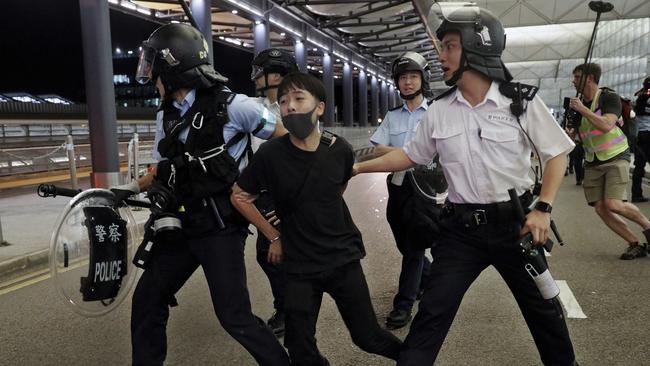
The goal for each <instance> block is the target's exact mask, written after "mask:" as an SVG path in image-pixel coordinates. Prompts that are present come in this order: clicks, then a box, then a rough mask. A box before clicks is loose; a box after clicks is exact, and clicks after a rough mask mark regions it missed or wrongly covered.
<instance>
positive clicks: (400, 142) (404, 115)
mask: <svg viewBox="0 0 650 366" xmlns="http://www.w3.org/2000/svg"><path fill="white" fill-rule="evenodd" d="M428 107H429V105H428V102H427V100H426V98H424V99H423V100H422V103H421V104H420V105H419V106H418V107H417V108H415V109H414V110H413V112H411V111H409V109H408V107H407V106H406V103H404V104H403V105H402V108H399V109H395V110H392V111H389V112H388V113H386V117H384V121H383V122H382V123H381V124H380V125H379V127H377V130H376V131H375V133H374V134H373V135H372V136H371V137H370V142H372V143H373V144H374V145H378V144H381V145H386V146H394V147H402V146H404V145H405V144H406V142H408V141H409V140H410V139H411V138H412V137H413V136H414V135H415V130H416V129H417V127H418V124H419V123H420V119H422V117H424V115H425V114H426V112H427V108H428Z"/></svg>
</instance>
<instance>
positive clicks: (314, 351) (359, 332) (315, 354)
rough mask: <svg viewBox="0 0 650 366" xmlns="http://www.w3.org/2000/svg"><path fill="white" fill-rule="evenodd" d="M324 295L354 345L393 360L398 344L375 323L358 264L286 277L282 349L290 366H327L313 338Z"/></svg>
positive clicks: (368, 295)
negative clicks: (328, 299) (285, 350)
mask: <svg viewBox="0 0 650 366" xmlns="http://www.w3.org/2000/svg"><path fill="white" fill-rule="evenodd" d="M324 292H327V293H328V294H330V296H331V297H332V298H333V299H334V301H335V302H336V306H337V307H338V309H339V312H340V313H341V317H342V318H343V321H344V322H345V325H346V326H347V328H348V330H349V331H350V335H351V337H352V341H353V342H354V344H356V345H357V346H358V347H359V348H361V349H362V350H364V351H366V352H369V353H374V354H378V355H381V356H384V357H387V358H390V359H392V360H397V356H398V355H399V350H400V344H401V341H400V340H399V339H397V338H396V337H395V336H394V335H392V334H391V333H390V332H388V331H386V330H385V329H382V328H381V327H380V326H379V324H378V323H377V316H376V315H375V310H374V309H373V307H372V303H371V301H370V292H369V291H368V284H367V283H366V277H365V276H364V274H363V269H362V268H361V263H359V261H354V262H351V263H348V264H345V265H343V266H340V267H337V268H334V269H331V270H328V271H325V272H320V273H317V274H309V275H295V274H287V294H286V298H285V311H286V317H285V331H286V333H285V336H284V345H285V346H286V347H287V349H288V350H289V355H290V356H291V362H292V365H293V366H326V365H329V362H328V361H327V359H326V358H325V357H324V356H323V355H322V354H321V353H320V352H319V351H318V347H317V346H316V337H315V334H316V322H317V320H318V313H319V311H320V306H321V301H322V300H323V293H324Z"/></svg>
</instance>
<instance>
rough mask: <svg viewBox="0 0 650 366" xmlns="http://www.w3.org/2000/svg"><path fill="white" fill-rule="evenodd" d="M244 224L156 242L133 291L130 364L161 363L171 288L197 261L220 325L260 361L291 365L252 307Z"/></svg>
mask: <svg viewBox="0 0 650 366" xmlns="http://www.w3.org/2000/svg"><path fill="white" fill-rule="evenodd" d="M245 236H246V231H245V230H244V229H242V228H237V229H227V230H225V231H223V232H220V233H219V234H214V235H210V236H206V237H203V238H199V239H186V240H185V241H184V242H179V243H167V244H166V245H156V246H155V247H154V253H153V259H152V261H151V267H150V268H149V269H147V270H146V271H145V272H144V273H143V274H142V277H140V280H139V282H138V285H137V287H136V289H135V292H134V294H133V305H132V311H131V343H132V347H133V364H134V365H162V364H163V362H164V360H165V356H166V354H167V336H166V326H167V319H168V318H169V304H170V302H171V301H172V299H173V297H174V294H175V293H176V292H177V291H178V290H179V289H180V288H181V287H182V286H183V284H185V282H186V281H187V279H188V278H190V276H191V275H192V273H194V271H195V270H196V268H197V267H198V266H199V265H201V266H202V267H203V272H204V273H205V278H206V280H207V281H208V287H209V288H210V295H211V297H212V304H213V306H214V312H215V313H216V315H217V318H218V319H219V322H220V323H221V325H222V326H223V328H224V329H225V330H226V331H227V332H228V334H230V335H231V336H232V337H233V338H235V340H237V341H238V342H239V343H240V344H241V345H242V346H244V348H246V350H247V351H248V352H250V354H251V355H252V356H253V357H254V358H255V360H256V361H257V362H258V363H259V364H260V365H269V366H274V365H278V366H279V365H289V358H288V356H287V354H286V352H285V351H284V349H283V348H282V345H280V343H278V341H277V339H276V338H275V336H274V335H273V333H272V332H271V330H270V329H269V328H268V327H267V326H266V325H265V324H264V322H263V321H262V320H261V319H259V318H257V317H256V316H255V315H253V313H252V311H251V304H250V299H249V296H248V289H247V287H246V268H245V264H244V239H245Z"/></svg>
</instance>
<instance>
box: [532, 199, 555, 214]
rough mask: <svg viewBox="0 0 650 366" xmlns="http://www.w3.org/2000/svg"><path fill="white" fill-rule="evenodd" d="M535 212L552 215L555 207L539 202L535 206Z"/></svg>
mask: <svg viewBox="0 0 650 366" xmlns="http://www.w3.org/2000/svg"><path fill="white" fill-rule="evenodd" d="M535 210H537V211H542V212H546V213H551V211H553V206H551V204H550V203H548V202H544V201H537V203H536V204H535Z"/></svg>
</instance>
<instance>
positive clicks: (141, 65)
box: [135, 46, 157, 85]
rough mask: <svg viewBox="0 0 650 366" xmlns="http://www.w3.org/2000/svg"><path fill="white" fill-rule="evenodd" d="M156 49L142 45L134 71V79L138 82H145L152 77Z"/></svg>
mask: <svg viewBox="0 0 650 366" xmlns="http://www.w3.org/2000/svg"><path fill="white" fill-rule="evenodd" d="M156 53H157V51H156V50H155V49H154V48H151V47H146V46H142V51H140V60H139V61H138V69H137V70H136V71H135V80H136V81H137V82H138V83H140V84H143V85H144V84H147V83H149V82H150V81H151V79H152V78H153V63H154V60H155V59H156Z"/></svg>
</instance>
